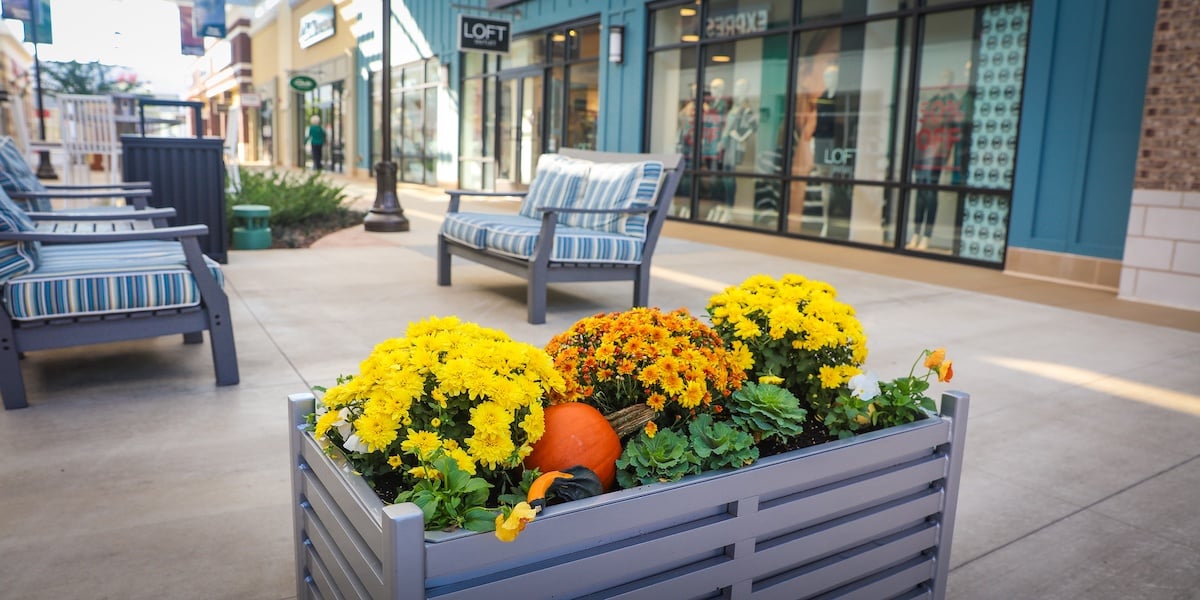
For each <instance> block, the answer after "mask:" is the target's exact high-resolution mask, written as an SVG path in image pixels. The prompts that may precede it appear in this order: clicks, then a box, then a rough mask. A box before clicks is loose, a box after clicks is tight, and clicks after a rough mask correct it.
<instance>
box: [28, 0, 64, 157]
mask: <svg viewBox="0 0 1200 600" xmlns="http://www.w3.org/2000/svg"><path fill="white" fill-rule="evenodd" d="M40 4H41V1H40V0H33V1H32V2H30V3H29V8H30V10H31V11H32V13H31V14H30V15H29V20H30V23H29V30H30V31H32V32H33V34H32V37H33V40H32V41H33V78H34V88H35V89H36V93H37V111H38V133H39V134H40V135H41V138H42V144H43V146H44V145H45V143H46V110H45V108H43V107H42V62H41V60H39V58H38V8H39V5H40ZM37 176H38V179H57V178H58V173H55V172H54V165H52V164H50V149H49V148H45V147H43V148H41V149H39V150H38V168H37Z"/></svg>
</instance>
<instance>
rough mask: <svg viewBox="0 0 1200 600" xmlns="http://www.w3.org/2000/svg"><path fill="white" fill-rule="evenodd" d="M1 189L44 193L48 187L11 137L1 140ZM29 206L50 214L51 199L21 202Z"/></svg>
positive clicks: (9, 191) (11, 191)
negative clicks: (39, 179) (40, 179)
mask: <svg viewBox="0 0 1200 600" xmlns="http://www.w3.org/2000/svg"><path fill="white" fill-rule="evenodd" d="M0 188H3V189H4V191H5V192H8V193H10V194H11V193H13V192H44V191H46V186H44V185H42V182H40V181H38V178H37V174H36V173H34V172H33V168H31V167H30V166H29V163H28V162H26V160H25V157H24V156H23V155H22V154H21V150H20V149H19V148H17V144H16V143H15V142H13V139H12V138H10V137H4V138H2V139H0ZM20 202H21V203H22V204H29V205H30V208H31V209H32V210H35V211H38V212H50V210H52V207H51V206H50V199H49V198H35V199H33V200H31V201H25V200H22V201H20Z"/></svg>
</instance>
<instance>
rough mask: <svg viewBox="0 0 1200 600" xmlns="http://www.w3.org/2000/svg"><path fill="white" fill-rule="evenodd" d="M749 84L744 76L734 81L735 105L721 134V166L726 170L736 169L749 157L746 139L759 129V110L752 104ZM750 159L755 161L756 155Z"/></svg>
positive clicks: (730, 110)
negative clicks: (748, 88)
mask: <svg viewBox="0 0 1200 600" xmlns="http://www.w3.org/2000/svg"><path fill="white" fill-rule="evenodd" d="M748 85H749V83H748V82H747V81H746V80H745V79H744V78H739V79H738V80H737V81H735V82H734V83H733V107H732V108H730V109H729V115H728V116H727V118H726V119H725V131H724V132H723V133H722V134H721V157H722V161H721V167H722V169H723V170H725V171H733V170H735V169H736V168H737V167H738V166H739V165H741V164H742V163H743V162H744V161H745V160H746V159H747V156H746V151H747V144H746V141H747V140H748V139H749V138H750V136H752V135H754V132H755V131H757V130H758V111H757V110H756V109H755V108H754V107H753V106H752V105H751V104H750V98H749V96H748V94H749V92H748V90H747V87H748ZM749 159H750V160H751V161H753V160H754V157H753V156H750V157H749ZM751 164H753V163H751Z"/></svg>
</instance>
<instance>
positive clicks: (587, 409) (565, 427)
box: [525, 402, 622, 491]
mask: <svg viewBox="0 0 1200 600" xmlns="http://www.w3.org/2000/svg"><path fill="white" fill-rule="evenodd" d="M621 450H622V448H621V439H620V438H618V437H617V432H616V431H613V428H612V425H609V424H608V419H605V418H604V415H602V414H600V411H599V410H596V408H595V407H594V406H591V405H590V404H584V403H582V402H566V403H563V404H555V405H552V406H548V407H546V433H545V435H543V436H542V439H540V440H538V441H537V443H536V444H534V445H533V452H531V453H530V454H529V456H527V457H525V468H527V469H537V470H539V471H541V472H542V473H549V472H551V471H565V470H566V469H568V468H570V467H573V466H576V465H582V466H585V467H587V468H589V469H591V470H592V471H595V472H596V476H597V477H599V478H600V483H601V484H603V485H604V490H605V491H608V490H611V489H612V488H613V486H614V485H615V484H616V481H617V465H616V462H617V459H618V458H620V457H621Z"/></svg>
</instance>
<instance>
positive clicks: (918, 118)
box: [905, 3, 1029, 262]
mask: <svg viewBox="0 0 1200 600" xmlns="http://www.w3.org/2000/svg"><path fill="white" fill-rule="evenodd" d="M1028 24H1029V5H1028V4H1027V3H1014V4H1007V5H1001V6H989V7H985V8H981V9H975V10H960V11H953V12H945V13H936V14H931V15H929V16H927V17H925V33H924V44H923V46H922V49H921V52H922V64H921V69H920V76H919V77H920V79H919V85H920V89H919V90H918V94H917V110H916V115H915V126H914V128H913V134H912V140H911V142H910V143H911V147H912V150H911V152H912V170H911V181H912V183H913V184H915V185H916V186H917V187H916V189H915V190H914V191H913V193H912V195H911V196H910V199H909V202H908V210H907V212H906V215H907V220H906V223H905V225H906V228H905V239H906V242H905V247H906V248H908V249H910V250H916V251H920V252H931V253H940V254H951V255H954V256H960V257H964V258H969V259H973V260H981V261H985V262H1001V261H1003V258H1004V249H1005V241H1006V240H1007V225H1008V204H1009V203H1008V200H1007V198H1006V197H1004V196H994V195H991V194H986V193H979V192H974V191H971V189H975V190H978V189H980V188H983V189H997V190H1003V191H1005V192H1007V191H1008V190H1011V188H1012V179H1013V167H1014V165H1015V164H1016V161H1015V152H1016V147H1017V124H1018V122H1019V119H1020V110H1021V109H1020V106H1021V104H1020V103H1021V100H1020V98H1021V82H1022V80H1023V70H1024V66H1025V44H1026V39H1027V33H1028ZM946 188H955V189H946ZM963 188H970V189H963Z"/></svg>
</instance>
